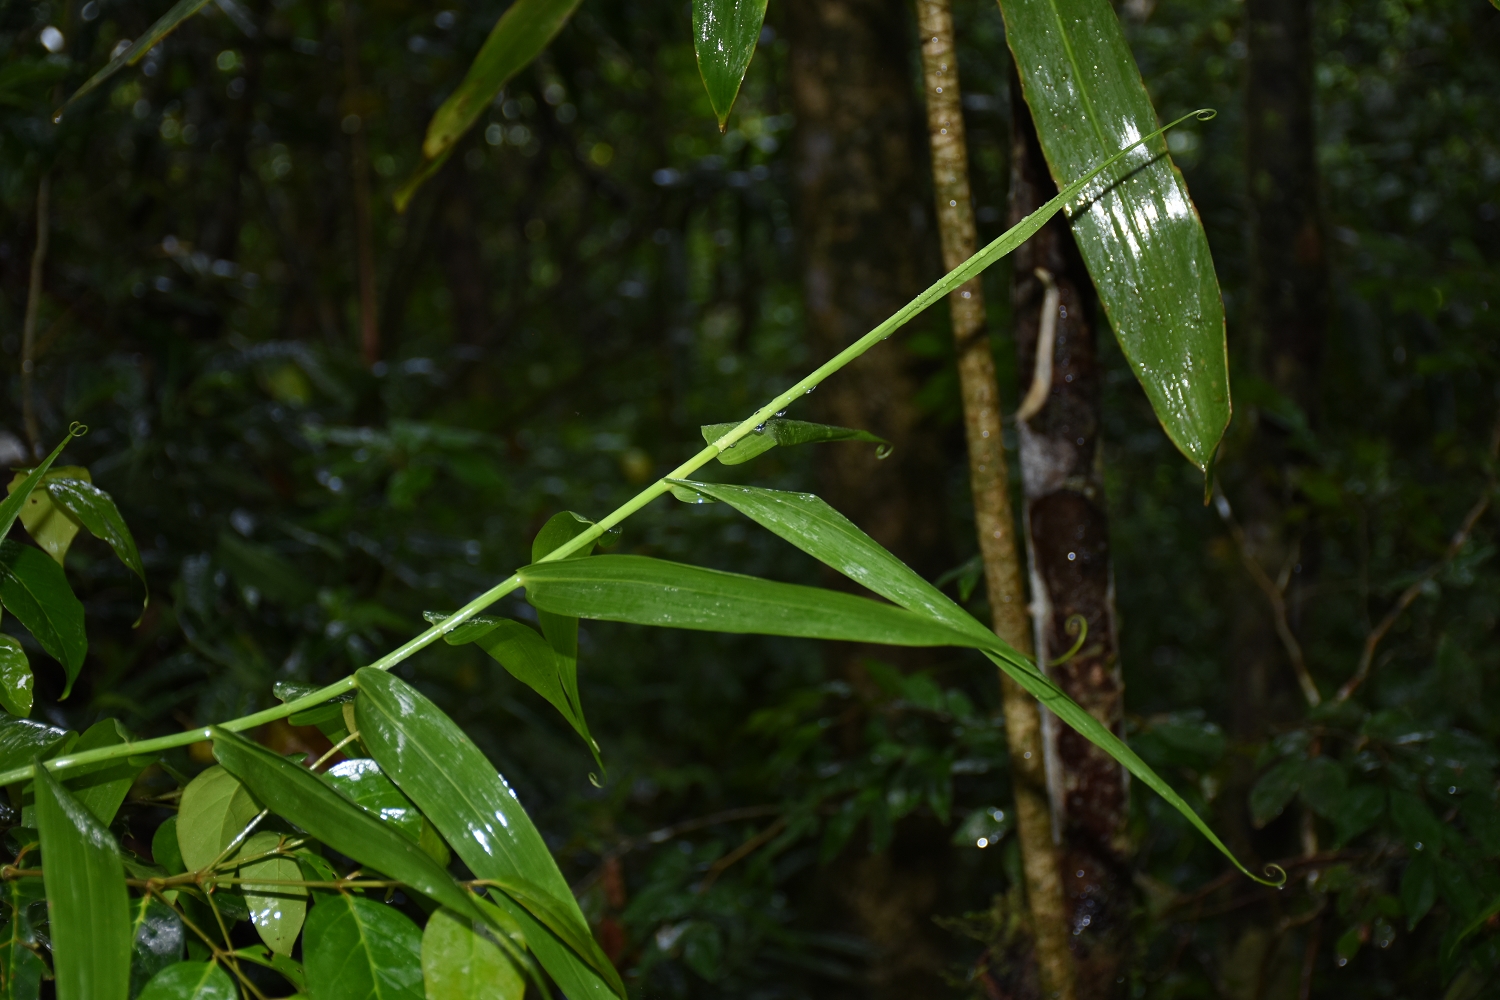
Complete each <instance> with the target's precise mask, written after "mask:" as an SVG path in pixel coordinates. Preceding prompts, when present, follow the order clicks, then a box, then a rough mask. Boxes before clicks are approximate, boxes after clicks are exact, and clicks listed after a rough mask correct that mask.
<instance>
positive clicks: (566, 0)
mask: <svg viewBox="0 0 1500 1000" xmlns="http://www.w3.org/2000/svg"><path fill="white" fill-rule="evenodd" d="M577 6H578V0H516V2H515V3H513V4H511V5H510V6H509V7H508V8H506V11H505V13H504V14H502V15H501V16H500V20H499V21H497V22H496V23H495V27H494V29H493V30H492V31H491V32H490V35H489V37H488V38H487V39H485V42H484V45H483V47H481V48H480V50H479V54H478V55H477V56H475V57H474V62H473V63H472V64H471V65H470V66H469V72H468V74H467V75H466V76H465V77H464V79H463V82H462V83H460V84H459V85H458V88H457V89H456V90H454V91H453V93H452V94H450V95H448V99H447V100H445V101H444V102H443V103H442V106H441V107H439V108H438V109H437V113H436V114H434V115H433V116H432V121H431V122H430V123H428V126H427V137H426V138H425V139H423V140H422V156H423V163H422V165H421V166H419V167H418V168H417V173H416V174H415V175H414V176H413V177H412V178H411V179H410V180H408V181H407V182H406V184H404V185H402V188H401V190H400V191H398V192H397V194H396V198H395V202H396V211H398V212H401V211H405V210H406V206H407V204H408V203H409V202H410V201H411V198H412V195H414V194H415V193H416V190H417V188H418V187H420V186H421V184H422V182H423V181H424V180H426V179H427V178H428V177H430V176H431V175H432V173H433V172H434V170H433V168H435V167H436V166H438V165H439V164H441V162H442V161H443V160H445V159H446V158H447V157H448V154H449V153H451V152H452V151H453V146H454V144H455V143H457V142H458V140H459V139H460V138H462V137H463V134H464V133H465V132H467V131H468V130H469V129H470V128H471V127H473V125H474V122H475V121H476V120H478V118H479V116H480V114H482V113H483V111H484V109H485V108H487V107H488V106H489V104H490V102H491V101H492V100H494V98H495V95H496V94H497V93H499V91H500V88H501V87H503V86H505V82H506V81H507V80H509V79H510V78H511V77H512V76H514V75H515V74H516V73H517V72H518V71H520V70H521V69H522V67H524V66H525V65H526V64H527V63H529V62H531V60H533V59H535V58H536V57H537V54H538V53H539V52H541V51H542V49H544V48H546V46H547V43H548V42H550V41H552V38H553V36H554V35H556V34H557V33H558V32H559V31H561V30H562V26H563V25H564V24H566V23H567V22H568V18H570V17H572V16H573V11H574V10H575V9H576V8H577Z"/></svg>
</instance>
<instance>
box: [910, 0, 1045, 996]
mask: <svg viewBox="0 0 1500 1000" xmlns="http://www.w3.org/2000/svg"><path fill="white" fill-rule="evenodd" d="M917 20H918V25H917V27H918V29H919V31H920V33H921V39H922V70H923V92H924V94H925V96H926V101H927V133H928V143H929V146H930V148H931V151H932V178H933V196H934V200H935V202H936V205H937V220H938V235H939V238H940V240H941V243H942V248H943V266H944V267H945V268H947V269H948V270H952V269H953V268H955V267H957V266H958V265H959V264H961V263H963V262H964V261H965V260H967V259H968V258H969V257H972V256H973V255H974V252H975V251H976V250H977V249H978V237H977V235H976V233H975V228H974V207H973V200H972V197H971V194H970V191H969V165H968V147H967V144H966V142H965V140H964V121H963V107H962V103H961V101H960V99H959V96H960V89H959V79H958V58H957V53H956V52H955V50H954V45H953V15H952V10H951V8H950V6H949V3H948V0H918V2H917ZM948 309H949V313H950V315H951V318H952V325H953V339H954V346H955V349H956V353H957V360H958V377H959V391H960V393H961V395H962V399H963V410H964V433H965V437H966V439H967V441H968V446H969V486H970V490H971V491H972V493H973V497H974V527H975V531H976V533H977V534H978V538H979V551H980V555H981V557H982V559H983V561H984V575H985V585H986V587H987V592H988V594H989V600H990V612H991V615H992V618H993V624H994V628H995V633H996V634H997V635H999V636H1000V638H1002V639H1004V640H1005V641H1006V642H1008V643H1010V644H1011V645H1012V646H1014V647H1015V648H1016V649H1018V650H1020V651H1021V652H1022V653H1025V654H1028V655H1029V654H1030V653H1031V651H1032V637H1031V622H1030V620H1029V619H1028V617H1027V615H1026V606H1025V602H1026V591H1025V587H1024V585H1023V583H1022V582H1021V562H1020V557H1019V554H1018V552H1017V547H1016V530H1015V524H1016V519H1015V514H1014V512H1013V511H1012V510H1011V503H1010V486H1009V483H1008V481H1007V480H1008V478H1009V472H1008V469H1007V467H1006V462H1005V441H1004V437H1003V434H1002V429H1001V426H1000V390H999V386H998V384H997V382H996V379H995V359H994V357H993V355H991V354H990V342H989V337H988V331H987V330H986V328H985V315H984V290H983V286H982V284H981V283H980V280H979V279H978V278H975V279H973V280H971V281H969V282H966V283H965V284H964V285H963V286H962V287H961V288H959V289H958V290H957V291H955V292H954V293H953V294H952V295H950V296H949V297H948ZM1000 688H1001V695H1002V699H1003V705H1004V713H1005V736H1006V744H1007V747H1008V749H1009V751H1010V768H1011V778H1012V782H1013V784H1014V786H1015V799H1016V836H1017V837H1018V838H1019V841H1020V845H1021V860H1022V866H1023V870H1024V877H1025V881H1026V899H1027V906H1028V908H1029V910H1030V911H1031V927H1032V940H1033V948H1034V954H1035V959H1036V966H1037V980H1038V986H1039V992H1040V994H1041V995H1042V996H1047V997H1058V998H1062V1000H1071V998H1072V997H1073V996H1074V982H1073V961H1072V956H1071V954H1070V953H1069V950H1068V934H1067V918H1066V914H1065V913H1064V909H1063V890H1062V880H1061V872H1060V870H1059V868H1058V855H1057V851H1056V849H1055V848H1054V846H1053V843H1052V815H1051V809H1050V807H1049V805H1048V802H1047V787H1046V775H1045V767H1044V763H1043V759H1044V758H1043V748H1042V734H1041V713H1040V712H1039V711H1038V707H1037V703H1036V700H1035V699H1033V698H1032V697H1031V695H1029V694H1027V693H1026V692H1025V691H1024V690H1022V689H1021V687H1020V685H1018V684H1016V683H1015V682H1014V681H1012V680H1011V679H1010V678H1009V677H1006V676H1005V675H1004V674H1001V675H1000Z"/></svg>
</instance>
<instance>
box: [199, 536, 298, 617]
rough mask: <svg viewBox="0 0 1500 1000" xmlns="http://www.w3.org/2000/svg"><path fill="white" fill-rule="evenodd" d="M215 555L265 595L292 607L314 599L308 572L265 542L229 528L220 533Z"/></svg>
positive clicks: (244, 580) (241, 578)
mask: <svg viewBox="0 0 1500 1000" xmlns="http://www.w3.org/2000/svg"><path fill="white" fill-rule="evenodd" d="M214 557H215V558H216V559H218V561H219V562H221V563H223V564H224V568H225V569H227V570H229V572H230V574H231V575H232V576H234V578H235V579H236V580H238V581H239V582H240V584H241V585H242V586H246V587H254V588H255V589H256V590H258V591H260V592H261V594H263V595H264V596H265V597H267V598H269V599H271V600H273V601H276V602H278V603H281V604H285V605H287V606H288V607H297V606H300V605H304V604H308V603H311V601H312V600H313V598H314V596H315V595H314V588H313V586H312V584H311V583H309V582H308V578H307V574H306V573H304V572H302V571H301V570H299V569H298V568H297V567H296V566H294V565H292V563H290V562H288V561H287V560H286V559H284V558H282V557H281V556H280V555H278V554H276V553H275V552H273V551H271V550H270V549H268V548H266V547H265V546H263V545H254V544H252V543H250V542H247V541H245V540H244V539H241V538H236V537H235V536H234V535H231V534H229V533H228V532H227V531H226V532H224V533H223V534H221V535H220V536H219V545H218V548H216V549H215V550H214Z"/></svg>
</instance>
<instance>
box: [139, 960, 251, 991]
mask: <svg viewBox="0 0 1500 1000" xmlns="http://www.w3.org/2000/svg"><path fill="white" fill-rule="evenodd" d="M237 996H238V994H237V993H236V992H235V989H234V980H232V979H230V978H229V973H227V972H225V971H224V969H223V967H222V966H220V965H219V964H218V963H217V962H178V963H177V964H176V965H169V966H167V967H166V968H165V969H163V970H161V971H160V972H158V973H157V974H156V975H155V976H152V977H151V981H150V982H149V983H147V984H146V988H145V989H143V990H141V995H140V997H139V1000H236V997H237Z"/></svg>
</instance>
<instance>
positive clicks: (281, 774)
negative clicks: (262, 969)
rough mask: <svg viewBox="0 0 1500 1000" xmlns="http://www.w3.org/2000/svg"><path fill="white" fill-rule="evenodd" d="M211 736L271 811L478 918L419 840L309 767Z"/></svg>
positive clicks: (227, 735)
mask: <svg viewBox="0 0 1500 1000" xmlns="http://www.w3.org/2000/svg"><path fill="white" fill-rule="evenodd" d="M356 704H358V702H356ZM210 731H211V732H212V734H213V741H214V756H215V757H217V758H218V759H219V762H220V763H222V764H223V765H224V767H225V768H226V769H227V770H229V771H230V772H231V773H233V774H234V775H235V776H236V777H237V778H239V779H240V780H241V781H242V782H244V783H245V786H246V787H247V788H249V789H250V791H251V792H252V793H254V795H255V797H256V798H257V799H258V800H260V801H261V802H263V803H265V805H266V807H267V808H269V809H270V810H271V811H272V812H274V813H276V814H277V815H278V816H281V817H284V818H285V819H287V820H288V821H290V822H292V823H295V824H296V825H297V826H299V827H301V828H302V829H303V830H306V831H307V832H308V834H310V835H311V836H312V837H313V838H314V839H316V840H320V841H322V842H323V843H325V844H327V845H328V846H329V847H332V848H333V849H334V850H336V851H338V852H340V853H341V854H345V855H347V856H348V857H351V858H353V859H354V860H355V861H357V862H359V863H360V864H361V865H364V866H366V867H368V868H374V869H375V870H376V871H380V872H383V873H385V874H386V875H387V876H389V877H391V878H393V879H397V880H399V881H401V882H404V883H406V884H407V885H408V886H410V887H411V888H413V889H415V890H416V891H418V892H420V893H422V894H423V895H425V896H427V897H429V898H431V899H433V900H435V901H436V902H438V903H439V904H441V905H443V906H446V907H448V908H449V909H452V910H457V911H458V912H460V913H466V914H468V915H470V916H471V917H474V918H480V916H481V915H480V913H479V910H478V909H477V908H476V907H475V906H474V904H473V902H472V901H471V899H470V897H469V895H468V893H466V892H465V891H464V890H463V888H462V887H460V886H459V884H458V883H457V882H455V881H453V876H451V875H449V874H448V872H447V871H446V870H445V869H444V868H443V866H442V865H440V864H438V863H437V862H436V861H434V860H433V859H432V858H431V857H429V856H428V855H427V854H426V853H425V852H423V850H422V849H421V848H420V847H419V846H417V844H416V842H415V841H413V840H411V839H409V838H408V837H405V836H403V835H402V834H401V833H399V832H397V831H396V830H394V829H392V828H391V827H390V825H389V824H386V823H383V822H381V821H380V820H378V819H376V818H375V817H374V816H372V815H370V814H369V813H367V812H365V810H363V809H361V808H360V807H359V806H357V805H355V804H354V803H353V802H350V801H349V800H348V799H346V798H344V797H343V796H342V795H340V794H338V793H337V792H335V791H334V790H333V789H332V788H330V787H328V786H327V785H326V784H324V783H323V780H322V779H321V778H319V777H318V776H317V775H315V774H313V773H312V772H311V771H309V770H307V769H306V768H302V767H298V766H297V765H296V764H293V763H292V762H291V761H289V760H286V759H285V758H283V757H280V756H277V755H276V754H274V753H272V752H271V751H269V750H267V749H265V748H264V747H261V746H258V745H256V744H254V743H251V742H250V741H249V740H247V739H245V738H244V737H242V736H237V735H235V734H234V733H231V732H229V731H228V730H225V729H220V728H219V727H217V726H215V727H212V729H211V730H210ZM316 992H317V990H316V989H314V993H316Z"/></svg>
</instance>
